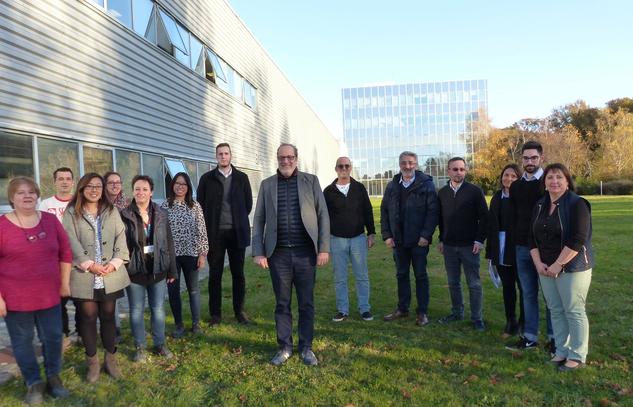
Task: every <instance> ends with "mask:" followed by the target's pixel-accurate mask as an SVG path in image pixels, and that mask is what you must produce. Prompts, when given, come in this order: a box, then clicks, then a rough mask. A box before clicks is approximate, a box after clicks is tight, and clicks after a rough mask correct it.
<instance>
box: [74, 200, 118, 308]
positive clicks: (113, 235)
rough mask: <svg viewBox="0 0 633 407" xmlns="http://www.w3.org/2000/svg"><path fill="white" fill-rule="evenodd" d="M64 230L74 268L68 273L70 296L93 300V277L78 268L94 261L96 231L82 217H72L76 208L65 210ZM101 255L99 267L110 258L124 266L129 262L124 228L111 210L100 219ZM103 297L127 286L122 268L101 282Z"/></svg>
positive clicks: (116, 214)
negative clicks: (117, 260) (104, 293)
mask: <svg viewBox="0 0 633 407" xmlns="http://www.w3.org/2000/svg"><path fill="white" fill-rule="evenodd" d="M62 223H63V225H64V229H66V233H67V234H68V238H69V240H70V246H71V247H72V250H73V268H72V271H71V272H70V295H71V296H72V297H74V298H81V299H88V300H89V299H92V298H93V294H94V290H93V287H94V280H95V275H94V274H92V273H87V272H85V271H83V270H82V269H81V268H80V267H79V265H80V264H82V263H84V262H86V261H88V260H93V261H94V260H95V230H94V229H93V228H92V226H91V225H90V222H88V220H87V219H85V218H84V217H83V216H81V217H79V218H77V217H76V216H75V208H72V207H70V208H68V209H67V210H66V212H65V213H64V219H63V222H62ZM101 253H102V255H103V257H102V259H101V260H102V263H103V264H107V263H108V262H109V261H110V260H112V259H113V258H119V259H121V260H123V262H124V263H127V262H128V261H129V254H128V249H127V243H126V241H125V226H124V225H123V221H122V220H121V216H120V215H119V211H118V210H117V209H116V208H114V209H112V210H111V211H109V212H108V211H106V212H104V213H103V214H102V215H101ZM103 284H104V286H105V292H106V294H109V293H112V292H115V291H118V290H121V289H123V288H125V287H127V286H128V285H130V278H129V277H128V274H127V270H126V269H125V264H123V265H121V267H119V269H118V270H115V271H114V272H112V273H110V274H108V275H106V276H105V277H104V278H103Z"/></svg>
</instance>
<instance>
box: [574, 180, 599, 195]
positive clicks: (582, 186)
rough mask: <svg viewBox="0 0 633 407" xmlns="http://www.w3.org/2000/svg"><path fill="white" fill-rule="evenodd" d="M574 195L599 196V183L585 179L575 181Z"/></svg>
mask: <svg viewBox="0 0 633 407" xmlns="http://www.w3.org/2000/svg"><path fill="white" fill-rule="evenodd" d="M576 193H577V194H578V195H598V194H600V183H599V182H596V181H592V180H589V179H586V178H578V179H576Z"/></svg>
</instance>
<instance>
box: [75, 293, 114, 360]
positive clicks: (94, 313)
mask: <svg viewBox="0 0 633 407" xmlns="http://www.w3.org/2000/svg"><path fill="white" fill-rule="evenodd" d="M75 304H77V305H78V308H77V313H81V333H82V335H81V339H82V341H83V343H84V347H85V349H86V355H87V356H94V355H96V354H97V318H99V331H100V333H101V343H103V348H104V349H105V350H107V351H108V352H110V353H114V352H115V350H116V345H115V343H114V338H115V336H116V325H115V323H114V309H115V305H116V300H110V301H100V302H96V301H76V302H75Z"/></svg>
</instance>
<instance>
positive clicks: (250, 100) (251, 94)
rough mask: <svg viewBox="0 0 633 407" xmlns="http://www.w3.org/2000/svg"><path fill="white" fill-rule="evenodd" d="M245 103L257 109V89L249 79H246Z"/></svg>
mask: <svg viewBox="0 0 633 407" xmlns="http://www.w3.org/2000/svg"><path fill="white" fill-rule="evenodd" d="M244 103H246V105H248V106H250V107H252V108H253V109H255V107H256V104H257V91H256V90H255V87H254V86H253V85H251V83H250V82H249V81H247V80H244Z"/></svg>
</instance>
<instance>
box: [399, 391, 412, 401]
mask: <svg viewBox="0 0 633 407" xmlns="http://www.w3.org/2000/svg"><path fill="white" fill-rule="evenodd" d="M400 393H402V397H404V398H405V399H410V398H411V393H410V392H409V391H407V389H400Z"/></svg>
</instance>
